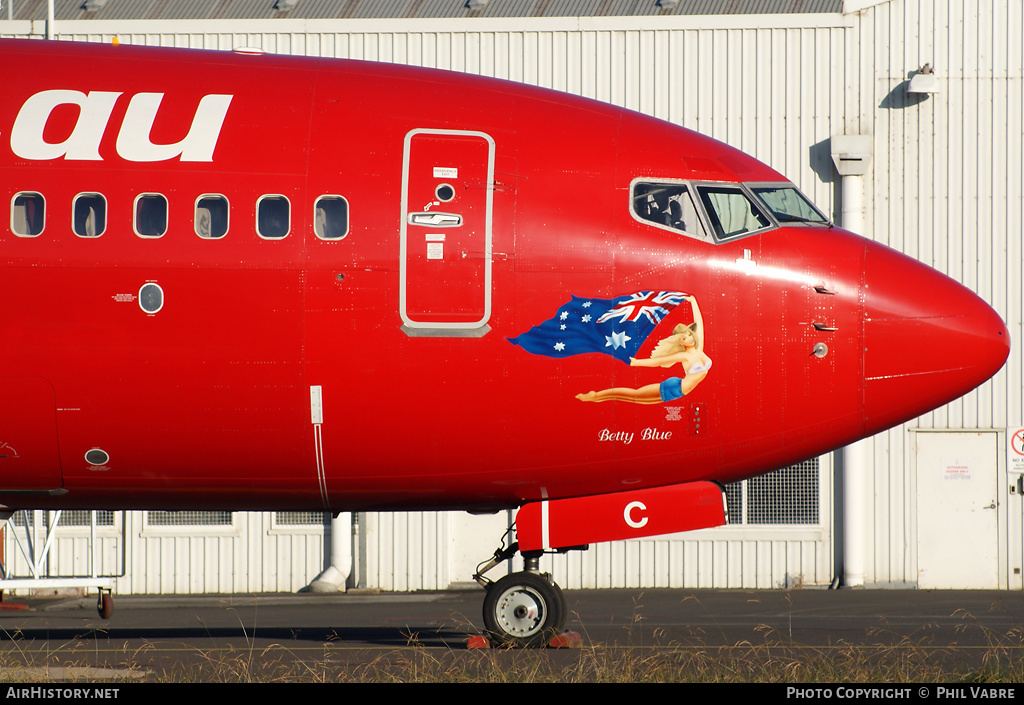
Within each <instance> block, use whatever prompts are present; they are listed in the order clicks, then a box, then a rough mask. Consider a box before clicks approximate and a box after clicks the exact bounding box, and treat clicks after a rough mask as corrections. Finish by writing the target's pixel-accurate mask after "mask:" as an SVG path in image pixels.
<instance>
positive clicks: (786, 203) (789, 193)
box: [750, 184, 831, 225]
mask: <svg viewBox="0 0 1024 705" xmlns="http://www.w3.org/2000/svg"><path fill="white" fill-rule="evenodd" d="M750 190H751V191H753V192H754V194H755V195H757V197H758V198H760V199H761V200H762V201H764V204H765V205H766V206H768V209H769V210H771V212H772V215H774V216H775V219H776V220H777V221H779V223H781V224H782V225H788V224H791V223H808V224H813V225H831V224H830V223H829V220H828V218H826V217H825V216H824V215H822V214H821V212H820V211H819V210H818V209H817V208H815V207H814V206H813V205H812V204H811V202H810V201H808V200H807V199H806V198H805V197H804V195H803V194H802V193H800V192H799V191H797V189H796V187H795V186H793V185H792V184H771V185H767V186H751V187H750Z"/></svg>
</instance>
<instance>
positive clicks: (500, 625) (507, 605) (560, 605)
mask: <svg viewBox="0 0 1024 705" xmlns="http://www.w3.org/2000/svg"><path fill="white" fill-rule="evenodd" d="M518 552H519V544H518V543H513V544H512V545H510V546H509V547H508V548H500V549H498V550H497V551H495V552H494V557H493V558H492V559H491V560H490V561H488V562H487V563H486V564H485V565H484V566H483V567H482V568H481V569H480V570H478V571H477V573H476V575H474V576H473V579H474V580H476V581H477V582H478V583H480V584H481V585H482V586H483V587H484V589H486V590H487V596H486V597H484V610H483V617H484V626H485V627H486V630H487V636H488V637H489V638H490V639H491V641H492V642H493V643H496V644H499V645H502V646H511V647H519V648H538V647H542V646H547V645H548V644H550V643H551V640H552V639H554V638H555V637H557V636H559V635H560V634H561V633H562V630H563V628H564V627H565V620H566V618H567V616H568V611H567V610H566V606H565V596H564V595H563V594H562V589H561V588H560V587H558V585H557V584H556V583H555V581H554V580H552V579H551V575H550V574H549V573H541V572H540V567H539V566H540V557H541V556H542V555H543V554H544V552H543V551H526V552H524V553H523V562H524V567H525V570H523V571H522V572H519V573H512V574H510V575H506V576H505V577H503V578H500V579H499V580H497V581H491V580H489V579H487V578H485V577H484V573H486V572H487V571H489V570H491V568H494V567H495V566H497V565H499V564H500V563H502V562H504V561H506V560H508V559H510V558H512V557H513V556H514V555H515V554H516V553H518Z"/></svg>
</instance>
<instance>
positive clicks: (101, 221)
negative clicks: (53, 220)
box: [72, 193, 107, 237]
mask: <svg viewBox="0 0 1024 705" xmlns="http://www.w3.org/2000/svg"><path fill="white" fill-rule="evenodd" d="M72 229H73V230H74V231H75V235H77V236H78V237H99V236H100V235H102V234H103V232H104V231H105V230H106V229H107V199H105V198H104V197H103V196H101V195H100V194H98V193H80V194H78V195H77V196H75V200H74V204H73V206H72Z"/></svg>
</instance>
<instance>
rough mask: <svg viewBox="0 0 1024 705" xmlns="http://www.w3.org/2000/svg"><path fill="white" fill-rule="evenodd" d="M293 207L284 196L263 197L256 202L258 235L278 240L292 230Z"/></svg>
mask: <svg viewBox="0 0 1024 705" xmlns="http://www.w3.org/2000/svg"><path fill="white" fill-rule="evenodd" d="M290 218H291V207H290V204H289V203H288V199H287V198H285V197H284V196H261V197H260V199H259V200H258V201H256V234H257V235H259V236H260V237H263V238H269V239H272V240H276V239H279V238H282V237H284V236H285V235H287V234H288V230H289V229H290V228H291V224H290Z"/></svg>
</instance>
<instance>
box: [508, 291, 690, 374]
mask: <svg viewBox="0 0 1024 705" xmlns="http://www.w3.org/2000/svg"><path fill="white" fill-rule="evenodd" d="M685 296H686V294H684V293H682V292H680V291H639V292H637V293H635V294H626V295H624V296H619V297H617V298H614V299H583V298H580V297H579V296H573V297H572V300H571V301H569V303H567V304H563V305H562V306H560V307H559V308H558V312H557V313H556V314H555V316H554V318H552V319H550V320H547V321H544V322H543V323H541V324H540V325H539V326H534V327H533V328H531V329H530V330H529V331H527V332H526V333H523V334H522V335H519V336H518V337H515V338H509V339H508V340H509V342H511V343H513V344H515V345H518V346H519V347H521V348H522V349H523V350H526V351H527V352H531V353H534V354H535V355H547V356H548V357H569V356H570V355H582V354H583V353H605V354H606V355H611V356H612V357H614V358H617V359H619V360H621V361H622V362H624V363H626V364H627V365H628V364H629V358H631V357H635V356H636V353H637V351H638V350H639V349H640V346H642V345H643V344H644V341H645V340H647V336H649V335H650V334H651V332H652V331H653V330H654V328H655V327H656V326H657V325H658V323H660V322H661V321H662V319H663V318H665V316H667V315H668V314H669V313H670V312H671V311H672V309H674V308H675V307H676V306H678V305H679V304H680V303H682V302H683V300H684V297H685Z"/></svg>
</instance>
